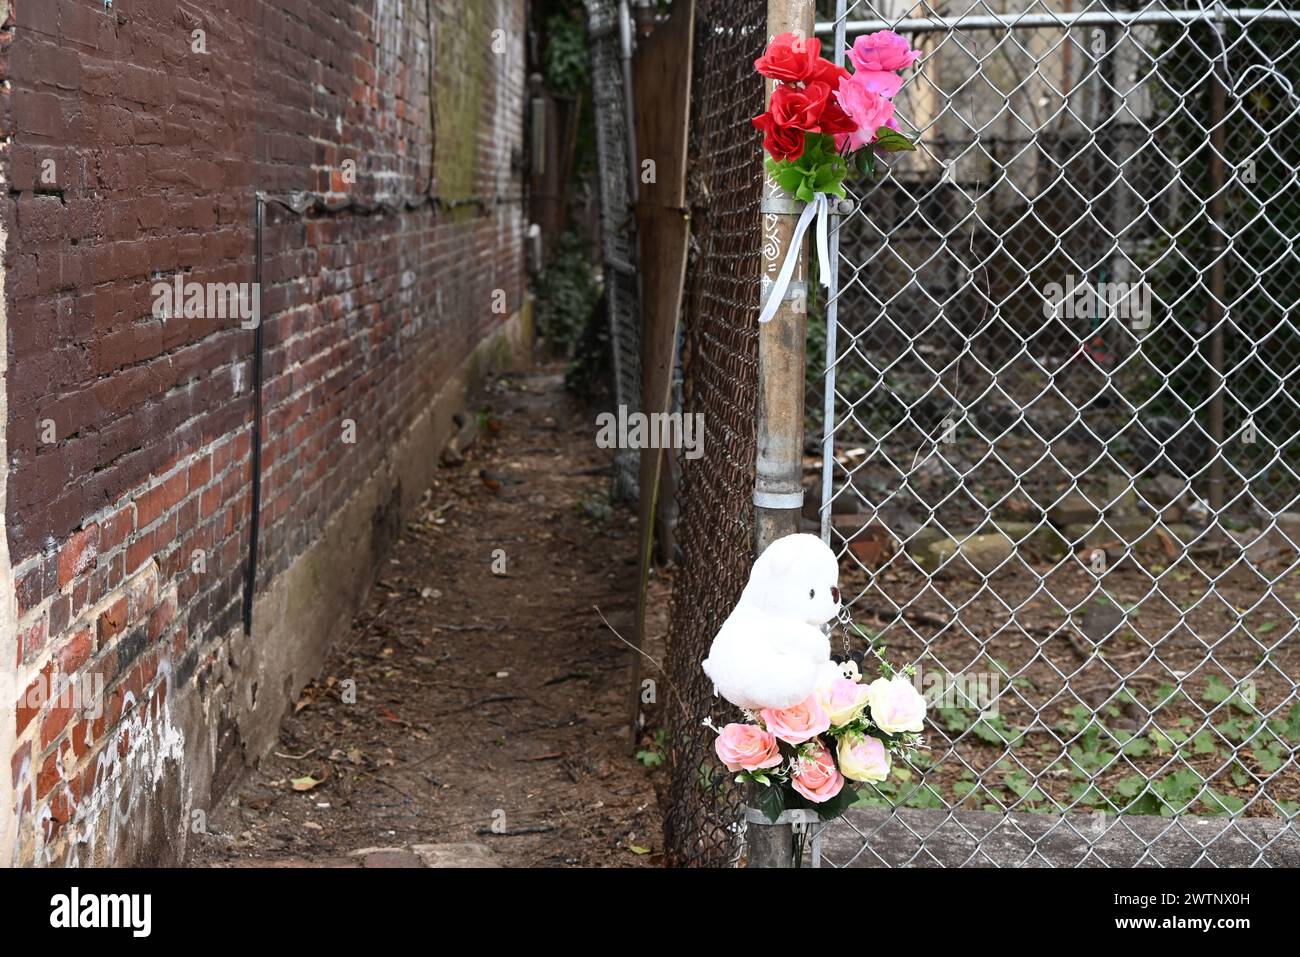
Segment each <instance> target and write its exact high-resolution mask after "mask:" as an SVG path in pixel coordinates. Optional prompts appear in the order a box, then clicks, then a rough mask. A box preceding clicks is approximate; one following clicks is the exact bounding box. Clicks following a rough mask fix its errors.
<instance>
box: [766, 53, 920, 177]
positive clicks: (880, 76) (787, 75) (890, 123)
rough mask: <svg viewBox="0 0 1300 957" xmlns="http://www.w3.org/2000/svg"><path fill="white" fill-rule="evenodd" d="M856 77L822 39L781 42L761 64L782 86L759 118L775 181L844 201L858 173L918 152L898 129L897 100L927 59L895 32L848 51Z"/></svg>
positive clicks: (775, 90)
mask: <svg viewBox="0 0 1300 957" xmlns="http://www.w3.org/2000/svg"><path fill="white" fill-rule="evenodd" d="M847 52H848V57H849V61H850V62H851V63H852V65H853V72H849V71H848V70H847V69H845V68H844V67H842V66H837V65H836V64H834V63H832V62H831V61H830V60H827V59H826V58H825V57H823V56H822V55H821V41H820V40H815V39H804V38H802V37H800V36H798V35H797V34H794V33H783V34H781V35H780V36H778V37H776V38H775V39H774V40H773V41H772V43H771V45H770V46H769V47H768V48H767V52H766V53H764V54H763V56H761V57H760V58H759V59H758V60H756V61H754V68H755V69H756V70H758V72H759V73H761V74H762V75H763V76H765V77H768V78H769V79H772V80H775V81H777V83H776V86H775V88H774V89H773V91H772V97H771V99H770V101H769V102H768V109H767V112H766V113H764V114H762V115H761V116H756V117H754V120H753V123H754V126H755V127H756V128H757V129H758V130H760V131H761V132H762V133H763V146H764V148H765V149H766V150H767V153H768V156H769V157H770V158H769V159H768V161H767V170H768V173H769V175H771V176H772V178H773V179H774V180H776V182H777V183H778V184H779V185H780V186H781V188H782V189H783V190H785V191H786V192H787V193H789V194H791V195H792V196H795V197H796V198H798V199H801V200H803V201H804V202H806V203H811V202H813V201H814V199H815V197H816V196H817V195H818V194H823V195H825V194H830V195H834V196H838V197H841V198H843V197H844V195H845V193H844V179H845V177H846V176H848V174H849V171H850V170H851V169H854V170H857V171H858V172H859V173H863V174H869V173H873V172H874V171H875V161H876V155H877V154H878V153H896V152H899V151H901V150H915V149H916V146H915V144H914V143H913V142H912V141H911V140H910V139H908V138H907V137H906V136H904V135H903V134H902V133H900V132H899V131H898V123H897V121H896V120H895V118H894V102H893V98H894V96H895V95H896V94H897V93H898V91H899V90H900V89H901V88H902V86H903V78H902V76H901V75H900V73H901V71H902V70H905V69H906V68H907V67H909V66H911V65H912V64H913V63H915V62H916V60H917V58H918V57H920V55H921V53H920V51H919V50H913V49H912V48H911V45H910V44H909V43H908V42H907V40H906V39H904V38H903V37H901V36H899V35H898V34H897V33H894V32H893V31H892V30H880V31H878V32H876V33H869V34H867V35H866V36H861V37H858V38H857V39H856V40H855V41H854V43H853V47H852V48H851V49H850V50H848V51H847Z"/></svg>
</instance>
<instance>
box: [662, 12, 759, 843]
mask: <svg viewBox="0 0 1300 957" xmlns="http://www.w3.org/2000/svg"><path fill="white" fill-rule="evenodd" d="M766 24H767V4H766V0H698V2H697V4H696V23H695V66H694V76H693V79H692V90H691V127H690V146H689V148H690V166H689V179H688V185H687V189H688V202H689V203H690V206H691V233H692V236H691V249H690V258H689V264H688V274H687V288H686V305H685V313H684V317H683V324H684V335H683V343H682V367H683V372H684V377H683V395H682V399H683V409H684V411H685V412H686V413H687V414H688V415H689V414H693V413H696V412H701V413H703V415H704V444H703V448H704V454H703V456H702V457H701V458H699V459H696V460H694V461H691V460H683V461H682V480H681V484H680V485H679V486H678V497H677V501H678V507H679V515H678V527H677V542H678V546H679V550H680V560H679V563H678V568H677V572H676V575H675V578H674V581H673V594H672V603H671V611H670V639H669V647H668V658H667V662H666V668H667V671H668V682H669V685H670V687H669V690H668V694H667V695H665V696H664V698H665V699H666V700H665V705H664V713H665V716H666V720H667V721H668V723H669V734H668V735H667V741H668V771H669V785H668V794H667V799H666V800H665V801H663V806H664V815H665V820H664V840H665V847H666V853H665V857H666V859H667V863H669V864H670V865H673V866H725V865H727V864H729V863H734V862H735V860H736V858H737V855H738V853H739V837H740V833H739V826H740V825H739V823H738V822H739V818H740V807H741V803H742V794H741V792H740V790H739V788H737V787H735V786H734V785H733V783H732V775H730V774H728V773H727V771H726V769H725V768H723V767H721V766H720V765H719V764H718V763H717V759H716V757H715V755H714V753H713V733H712V732H710V731H708V730H707V729H706V728H704V727H703V726H702V725H701V722H702V721H703V720H704V719H705V718H706V717H710V716H712V717H713V718H714V719H715V720H716V721H718V722H719V723H720V724H721V723H725V722H727V721H729V720H731V719H732V718H733V717H734V715H728V714H727V711H729V710H730V705H728V704H727V703H726V702H725V701H722V700H721V699H718V698H715V697H714V696H713V687H712V685H711V684H710V683H709V681H708V679H707V678H706V677H705V675H704V672H703V671H702V670H701V668H700V662H701V661H702V660H703V659H704V658H705V656H706V655H707V654H708V649H709V644H710V643H711V642H712V641H713V636H714V635H715V634H716V633H717V631H718V629H719V628H720V627H722V622H723V621H724V620H725V619H726V617H727V614H728V613H729V612H730V610H731V608H732V607H733V606H734V605H735V604H736V602H737V600H739V598H740V593H741V591H742V590H743V589H744V586H745V581H746V579H747V578H748V576H749V565H750V560H751V555H752V553H753V547H754V546H753V541H754V525H753V519H754V504H753V499H752V495H753V489H754V461H755V454H756V452H755V432H754V409H755V403H756V393H757V387H758V297H759V267H760V262H759V255H758V249H759V244H760V242H761V239H762V235H761V230H760V222H759V203H760V198H761V190H762V176H763V165H762V163H763V157H762V147H761V143H760V141H759V139H758V137H756V136H755V135H753V130H752V128H751V127H750V124H749V120H750V117H753V116H757V115H758V114H759V113H761V112H762V111H763V83H762V78H761V77H759V76H758V75H757V74H755V73H754V60H755V59H757V58H758V57H759V56H761V55H762V52H763V49H764V47H765V46H766V43H767V33H766Z"/></svg>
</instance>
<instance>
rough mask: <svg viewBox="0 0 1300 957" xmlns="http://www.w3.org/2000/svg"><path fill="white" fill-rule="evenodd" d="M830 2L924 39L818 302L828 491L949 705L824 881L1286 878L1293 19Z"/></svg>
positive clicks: (868, 618) (878, 609) (874, 609)
mask: <svg viewBox="0 0 1300 957" xmlns="http://www.w3.org/2000/svg"><path fill="white" fill-rule="evenodd" d="M821 17H822V19H823V20H824V22H823V23H821V24H819V31H818V32H819V34H821V35H822V36H823V39H824V40H826V41H828V47H830V48H833V49H834V50H835V51H836V55H837V56H838V58H839V59H840V61H841V62H842V61H843V50H844V48H845V45H846V42H845V41H846V40H848V41H851V39H852V38H853V37H856V36H858V35H861V34H864V33H868V32H871V31H874V30H879V29H884V28H887V27H892V28H893V29H895V30H897V31H899V32H901V33H903V34H904V35H906V36H908V37H909V38H910V39H911V40H912V42H913V45H914V46H916V47H918V48H920V49H921V50H922V51H924V56H923V58H922V59H921V61H920V62H919V63H918V64H917V66H916V67H915V68H914V69H913V70H911V71H909V78H908V81H907V83H906V85H905V87H904V89H903V91H902V92H901V93H900V94H899V96H898V98H897V104H898V114H899V120H900V123H901V125H902V127H903V129H904V130H905V131H907V132H916V133H917V134H919V137H920V141H921V146H920V149H919V150H918V152H917V153H915V154H908V155H903V156H901V157H900V156H895V157H891V158H890V159H889V160H888V162H887V164H882V166H884V165H887V166H888V169H887V170H883V171H882V172H881V173H880V174H879V175H878V176H877V179H876V181H875V182H874V183H865V182H860V183H859V184H858V185H859V187H860V189H859V190H858V193H859V194H858V195H857V196H856V197H854V198H855V199H856V201H857V204H858V205H857V209H856V211H855V212H854V213H852V214H851V215H849V216H847V217H845V218H843V219H842V220H840V223H839V228H838V238H839V264H838V267H839V268H838V270H837V276H836V283H835V285H834V286H833V288H832V289H831V291H830V293H829V295H828V296H827V298H826V300H825V302H824V303H822V304H821V305H820V307H819V309H818V311H817V313H816V315H815V316H814V317H812V318H811V319H810V323H809V325H810V330H811V333H810V334H811V337H812V339H813V341H812V342H810V349H809V365H810V375H809V385H810V395H809V402H808V408H809V410H810V417H809V422H808V428H809V435H810V436H812V437H814V438H821V437H823V436H824V437H825V438H826V439H827V441H826V443H825V446H824V453H825V454H823V455H822V457H821V458H822V460H821V461H820V462H818V463H815V464H814V463H812V462H811V461H810V463H809V468H808V481H807V484H808V487H809V488H810V490H812V494H814V495H818V496H819V497H818V499H817V500H818V501H819V502H820V503H821V508H820V518H821V526H822V534H823V537H824V538H826V540H827V541H829V542H830V543H831V545H832V546H833V547H834V548H835V549H836V550H837V552H838V553H839V554H840V555H841V569H842V572H841V582H840V584H841V589H842V591H843V592H844V594H845V597H846V601H847V602H848V603H849V609H850V611H851V613H852V614H853V616H854V619H855V621H856V622H857V623H858V624H859V625H860V626H861V627H862V629H863V631H864V632H865V633H866V635H867V636H868V637H869V639H870V640H871V641H873V642H874V643H876V644H877V645H883V646H888V654H889V657H890V658H891V660H893V661H894V662H895V663H897V664H902V663H905V662H911V663H915V665H916V666H917V681H918V682H919V683H920V688H921V690H922V691H923V693H924V694H925V695H926V696H927V698H928V699H929V700H930V705H931V710H930V716H931V722H930V725H929V728H928V734H927V738H928V741H929V744H930V748H929V750H928V752H923V753H922V754H921V755H920V756H919V758H918V760H916V761H915V762H913V763H912V764H911V766H909V767H897V768H896V769H895V774H894V775H893V776H892V777H891V779H890V782H889V783H887V784H886V785H882V786H880V787H879V788H878V789H876V790H875V791H874V793H872V796H871V797H870V798H869V799H868V801H867V802H866V803H867V805H868V806H865V807H861V808H856V809H854V810H852V811H850V812H849V814H848V815H847V816H846V817H845V818H844V819H842V820H841V821H837V822H834V823H832V824H830V825H828V826H827V827H825V828H824V829H822V832H821V834H820V842H821V852H822V853H821V860H822V863H823V864H825V865H830V866H845V865H857V866H878V865H944V866H957V865H966V864H974V865H979V864H982V865H988V864H996V865H1003V866H1023V865H1043V864H1048V865H1056V866H1067V865H1079V864H1086V865H1132V864H1136V865H1165V866H1169V865H1173V864H1220V865H1222V864H1239V865H1259V864H1271V863H1278V862H1287V863H1291V864H1295V863H1297V861H1300V841H1298V840H1297V837H1296V833H1295V830H1294V828H1293V827H1292V826H1290V825H1289V824H1288V823H1287V822H1288V821H1293V820H1294V817H1295V815H1296V813H1297V811H1298V810H1300V762H1297V760H1296V749H1297V745H1298V744H1300V706H1298V705H1297V700H1298V696H1297V678H1298V676H1300V643H1297V642H1296V641H1295V638H1296V633H1297V616H1298V614H1300V562H1298V558H1300V555H1298V553H1297V544H1298V543H1300V515H1298V514H1297V504H1296V499H1297V488H1298V483H1297V471H1300V392H1298V390H1297V389H1296V377H1297V371H1300V370H1298V367H1300V330H1297V327H1296V325H1295V315H1296V306H1297V303H1298V302H1300V268H1298V267H1300V262H1298V261H1297V255H1296V251H1295V245H1294V244H1295V235H1296V232H1297V226H1298V225H1300V190H1297V189H1296V186H1297V183H1296V170H1297V167H1300V110H1298V109H1297V107H1298V106H1300V102H1298V101H1297V89H1298V88H1300V12H1297V11H1295V10H1291V9H1287V8H1286V7H1284V6H1281V5H1279V4H1268V5H1265V6H1263V7H1261V8H1259V9H1255V10H1234V9H1228V8H1225V7H1223V6H1219V5H1214V6H1211V5H1208V4H1207V5H1205V6H1200V5H1197V4H1194V3H1193V4H1189V5H1184V6H1180V5H1176V4H1170V3H1160V2H1155V3H1144V4H1141V5H1140V6H1138V5H1136V4H1134V5H1132V6H1129V5H1125V4H1103V3H1096V2H1093V3H1086V4H1082V5H1077V4H1071V3H1069V2H1068V0H1067V2H1059V3H1058V2H1032V3H1027V2H1025V0H1009V2H1005V3H995V2H988V3H978V2H977V3H970V2H969V0H960V3H958V4H956V5H944V6H943V7H942V8H934V9H932V8H930V7H929V6H927V5H925V4H921V5H912V4H904V3H893V2H890V0H879V2H865V0H861V2H847V0H837V2H830V3H826V4H824V5H823V9H822V10H821ZM827 53H828V55H829V53H830V50H829V49H828V50H827ZM715 202H716V200H715ZM754 253H755V256H754V258H755V259H756V258H757V255H756V249H755V250H754ZM818 318H820V319H821V324H820V325H819V323H818V321H817V320H818ZM823 357H825V358H824V359H823ZM823 390H824V391H823ZM823 399H824V400H825V401H823ZM687 502H688V507H690V508H697V509H698V508H700V503H694V504H689V498H688V499H687ZM707 504H708V508H709V510H710V513H711V514H712V515H715V516H716V515H729V514H733V512H731V511H729V510H728V508H729V506H730V502H726V503H723V502H719V501H710V502H708V503H707ZM739 550H740V551H743V549H739Z"/></svg>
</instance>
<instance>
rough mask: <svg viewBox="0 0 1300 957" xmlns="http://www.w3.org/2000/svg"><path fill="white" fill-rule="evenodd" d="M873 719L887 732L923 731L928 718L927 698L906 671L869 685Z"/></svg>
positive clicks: (879, 679)
mask: <svg viewBox="0 0 1300 957" xmlns="http://www.w3.org/2000/svg"><path fill="white" fill-rule="evenodd" d="M869 690H870V694H871V720H872V721H874V722H875V724H876V727H878V728H880V730H881V731H884V732H885V733H886V734H900V733H902V732H904V731H921V730H922V728H923V725H924V722H925V699H924V698H923V697H921V695H920V693H919V692H918V691H917V690H916V689H915V688H913V687H912V683H911V682H910V681H908V680H907V679H906V678H905V677H903V676H902V675H894V677H893V678H892V679H891V678H877V679H876V680H875V681H873V682H871V685H870V686H869Z"/></svg>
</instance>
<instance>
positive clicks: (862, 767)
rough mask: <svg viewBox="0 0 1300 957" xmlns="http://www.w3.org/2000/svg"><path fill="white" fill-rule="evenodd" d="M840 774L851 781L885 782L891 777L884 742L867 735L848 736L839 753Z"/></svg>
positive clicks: (845, 737) (841, 744)
mask: <svg viewBox="0 0 1300 957" xmlns="http://www.w3.org/2000/svg"><path fill="white" fill-rule="evenodd" d="M837 757H838V758H839V764H840V774H842V775H844V776H845V777H846V778H848V779H849V780H850V781H875V782H879V781H883V780H885V778H887V777H889V752H887V751H886V750H885V745H884V742H882V741H881V740H880V739H879V738H873V737H871V736H870V735H866V734H846V735H845V736H844V737H842V738H840V746H839V749H838V752H837Z"/></svg>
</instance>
